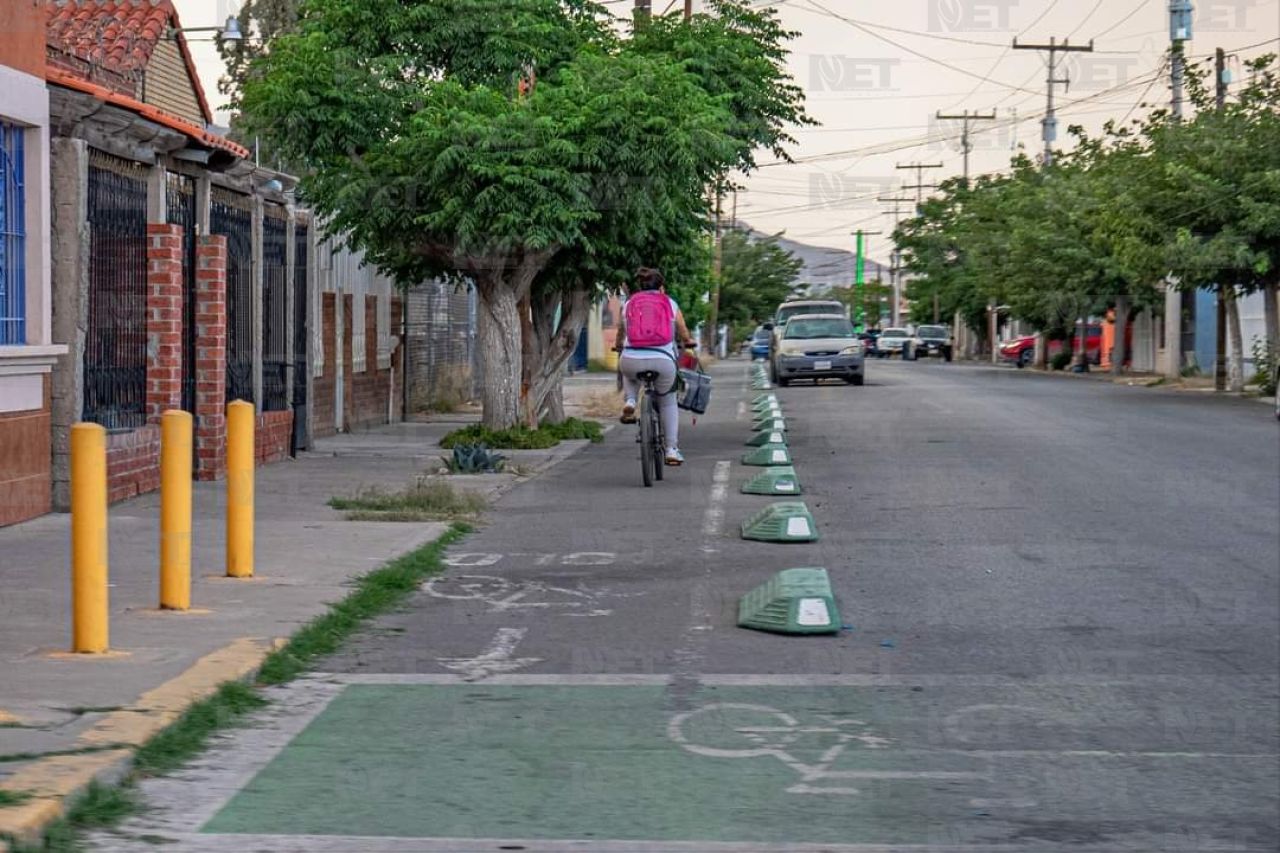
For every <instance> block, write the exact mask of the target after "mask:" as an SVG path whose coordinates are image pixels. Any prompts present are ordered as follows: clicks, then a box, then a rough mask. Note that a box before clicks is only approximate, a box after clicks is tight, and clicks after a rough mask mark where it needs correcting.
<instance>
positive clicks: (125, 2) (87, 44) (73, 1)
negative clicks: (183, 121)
mask: <svg viewBox="0 0 1280 853" xmlns="http://www.w3.org/2000/svg"><path fill="white" fill-rule="evenodd" d="M46 8H47V13H46V19H45V41H46V43H47V44H48V47H49V48H50V49H51V50H55V51H60V52H62V53H65V54H67V55H69V56H72V57H74V58H76V59H79V60H82V61H84V62H87V63H90V64H92V65H96V66H98V67H100V68H102V69H103V70H106V71H109V72H111V73H112V74H115V75H119V76H120V77H121V78H124V79H128V78H131V77H133V76H134V75H136V74H138V73H140V72H142V71H145V70H146V67H147V63H149V62H150V61H151V55H152V53H154V52H155V49H156V45H157V44H158V43H159V41H160V39H162V38H164V37H165V33H166V32H167V31H168V28H169V27H170V26H173V27H175V28H176V27H180V26H181V24H180V23H179V22H178V14H177V12H176V11H175V10H174V7H173V2H172V0H48V4H47V7H46ZM178 48H179V50H180V51H181V53H182V58H183V61H184V62H185V63H186V66H187V73H188V75H189V76H190V78H191V81H192V85H193V86H194V87H195V93H196V98H197V99H198V100H199V101H200V109H201V111H202V112H203V113H204V118H205V121H206V122H209V121H212V119H213V114H212V112H210V110H209V103H208V101H207V100H206V99H205V95H204V90H203V88H202V87H201V86H200V77H199V75H198V74H197V73H196V70H195V64H194V63H193V62H192V60H191V52H190V51H189V50H188V49H187V42H186V39H185V38H183V37H182V35H181V34H179V36H178ZM63 70H64V71H66V70H67V69H66V68H63ZM80 76H82V77H83V78H84V79H85V80H89V79H90V76H89V75H80Z"/></svg>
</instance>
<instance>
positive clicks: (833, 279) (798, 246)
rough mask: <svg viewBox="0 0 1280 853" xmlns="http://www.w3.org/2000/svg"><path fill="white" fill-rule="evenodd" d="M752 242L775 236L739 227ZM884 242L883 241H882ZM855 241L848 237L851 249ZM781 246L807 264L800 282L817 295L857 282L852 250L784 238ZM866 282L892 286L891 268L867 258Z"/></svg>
mask: <svg viewBox="0 0 1280 853" xmlns="http://www.w3.org/2000/svg"><path fill="white" fill-rule="evenodd" d="M740 227H741V228H742V229H743V230H745V231H746V232H747V233H748V234H749V235H750V236H751V238H752V239H764V238H766V237H772V236H773V235H772V234H768V233H765V232H763V231H756V230H755V229H754V228H752V227H750V226H749V225H740ZM881 239H883V238H881ZM853 242H854V238H853V237H852V236H851V237H849V244H850V246H852V245H853ZM778 245H779V246H781V247H782V248H783V249H785V250H787V251H788V252H790V253H791V254H793V255H795V256H796V257H797V258H799V259H800V260H801V261H803V262H804V269H802V270H801V271H800V281H801V282H803V283H806V284H810V285H812V286H813V287H812V289H813V290H814V291H822V290H826V289H828V288H831V287H850V286H851V285H852V284H853V279H854V260H855V253H854V251H853V250H852V249H849V250H844V249H832V248H830V247H828V246H811V245H809V244H808V243H800V242H797V241H795V240H790V239H788V238H787V237H786V235H785V234H784V235H783V236H782V237H780V238H778ZM864 269H865V270H866V272H865V275H866V280H867V281H875V280H876V274H877V273H879V275H880V277H881V278H882V279H883V280H884V282H885V283H886V284H888V282H889V267H888V266H887V265H885V264H881V263H880V262H878V261H875V260H872V259H871V258H870V257H868V258H867V259H866V260H865V262H864Z"/></svg>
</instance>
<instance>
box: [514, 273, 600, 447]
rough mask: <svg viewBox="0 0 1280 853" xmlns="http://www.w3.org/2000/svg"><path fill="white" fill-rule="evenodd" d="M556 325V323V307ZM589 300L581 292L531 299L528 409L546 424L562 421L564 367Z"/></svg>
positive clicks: (585, 314) (586, 312)
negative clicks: (557, 319) (531, 332)
mask: <svg viewBox="0 0 1280 853" xmlns="http://www.w3.org/2000/svg"><path fill="white" fill-rule="evenodd" d="M557 307H558V308H559V309H560V322H559V323H556V308H557ZM590 310H591V300H590V298H589V297H588V295H587V291H585V290H575V291H573V292H572V293H570V294H567V295H564V296H562V295H561V294H557V293H551V294H539V295H536V296H535V297H534V298H533V316H532V324H533V333H534V334H533V336H534V340H535V344H534V346H533V348H532V350H533V354H534V358H535V359H536V360H535V361H534V363H533V364H531V365H530V370H529V381H530V385H529V396H528V406H529V409H530V410H531V411H532V412H533V413H534V414H535V415H537V416H539V417H540V418H544V419H546V420H547V421H548V422H550V423H559V422H561V421H563V420H564V388H563V385H564V365H565V362H567V361H568V360H569V358H570V357H571V356H572V355H573V352H574V350H576V349H577V348H578V335H579V334H580V333H581V332H582V326H583V325H584V324H585V323H586V321H587V315H588V313H589V312H590Z"/></svg>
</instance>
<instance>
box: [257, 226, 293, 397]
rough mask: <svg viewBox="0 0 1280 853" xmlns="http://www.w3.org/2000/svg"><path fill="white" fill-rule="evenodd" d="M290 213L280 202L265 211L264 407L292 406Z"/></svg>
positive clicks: (263, 267) (263, 277)
mask: <svg viewBox="0 0 1280 853" xmlns="http://www.w3.org/2000/svg"><path fill="white" fill-rule="evenodd" d="M288 217H289V214H288V212H287V211H286V210H285V209H284V208H283V207H281V206H280V205H278V204H266V205H264V206H263V210H262V301H263V315H262V398H263V399H262V408H263V409H264V410H265V411H270V412H280V411H284V410H286V409H288V408H289V405H290V400H289V362H290V361H291V353H290V349H291V348H290V346H289V284H290V282H289V278H288V274H289V266H288V247H289V218H288Z"/></svg>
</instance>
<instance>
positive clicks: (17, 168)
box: [0, 121, 27, 345]
mask: <svg viewBox="0 0 1280 853" xmlns="http://www.w3.org/2000/svg"><path fill="white" fill-rule="evenodd" d="M22 143H23V130H22V128H20V127H18V126H17V125H13V124H9V123H8V122H3V121H0V345H5V344H8V345H13V344H23V343H26V340H27V314H26V296H27V293H26V290H27V233H26V214H27V205H26V180H25V175H24V170H25V164H24V161H25V158H24V152H23V148H22Z"/></svg>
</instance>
